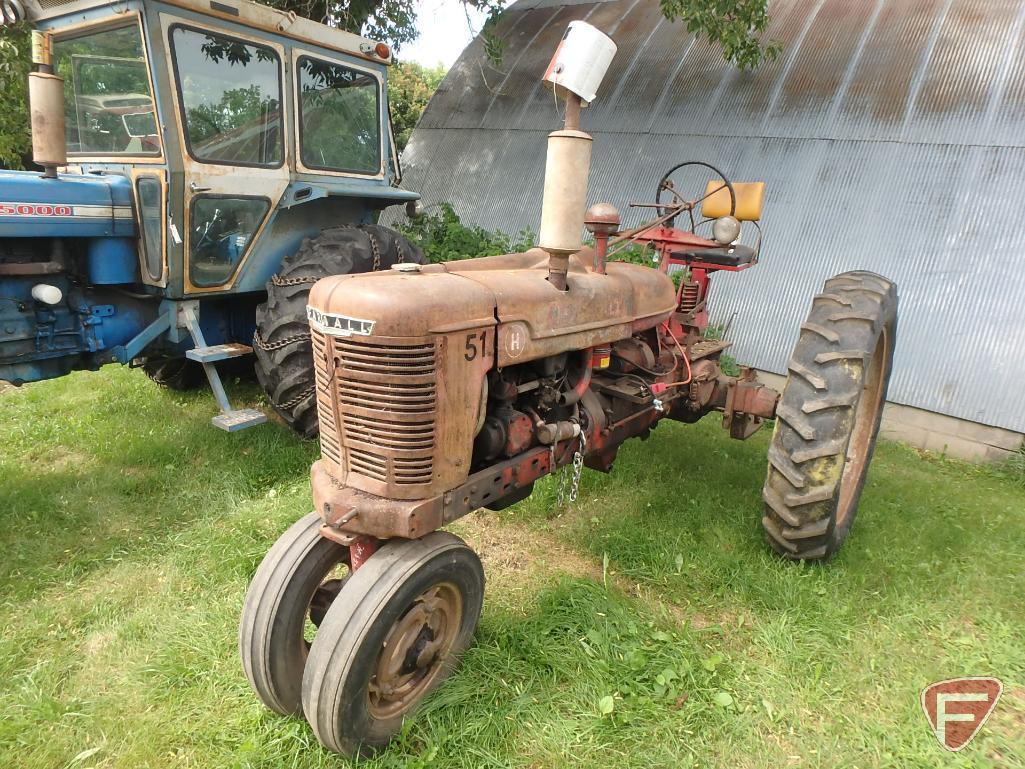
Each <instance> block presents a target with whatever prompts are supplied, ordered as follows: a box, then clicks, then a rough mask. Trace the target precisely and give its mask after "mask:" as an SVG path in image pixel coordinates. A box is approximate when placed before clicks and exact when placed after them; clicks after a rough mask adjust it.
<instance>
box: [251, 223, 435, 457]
mask: <svg viewBox="0 0 1025 769" xmlns="http://www.w3.org/2000/svg"><path fill="white" fill-rule="evenodd" d="M399 262H415V263H417V264H423V263H424V255H423V252H422V251H421V250H420V249H419V248H417V247H416V246H414V245H413V244H412V243H410V242H409V241H408V240H407V239H406V238H405V237H403V236H402V235H400V234H399V233H397V232H395V231H394V230H390V229H388V228H387V227H381V226H380V225H377V224H363V225H358V226H357V225H351V226H344V227H333V228H331V229H327V230H324V231H323V232H321V233H320V234H319V235H317V236H316V237H314V238H307V239H305V240H303V242H302V245H301V246H300V247H299V250H298V251H296V252H295V253H294V254H292V255H291V256H288V257H285V259H284V261H283V262H282V263H281V270H280V272H279V273H278V274H277V275H275V276H274V277H272V278H271V280H270V282H268V283H267V301H266V302H264V303H263V304H261V305H260V306H259V307H257V308H256V334H255V336H254V338H253V351H254V352H255V353H256V378H257V379H258V380H259V382H260V385H261V386H262V387H263V389H264V391H265V392H266V393H267V398H268V399H269V400H270V404H271V406H273V407H274V410H275V411H276V412H278V414H280V415H281V418H282V419H284V420H285V422H286V423H288V425H289V426H290V427H292V429H293V430H295V431H296V432H297V433H299V435H301V436H302V437H304V438H315V437H316V436H317V432H318V424H317V399H316V392H315V391H316V379H315V376H314V372H313V347H312V344H311V341H310V327H309V323H308V322H307V320H306V300H307V298H308V297H309V294H310V289H311V288H312V287H313V284H314V283H316V282H317V281H318V280H320V279H321V278H325V277H327V276H329V275H345V274H349V273H357V272H371V271H373V270H387V269H388V268H390V267H391V265H393V264H397V263H399Z"/></svg>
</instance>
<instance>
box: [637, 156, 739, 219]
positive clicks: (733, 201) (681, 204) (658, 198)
mask: <svg viewBox="0 0 1025 769" xmlns="http://www.w3.org/2000/svg"><path fill="white" fill-rule="evenodd" d="M689 166H702V167H704V168H708V169H709V170H711V171H714V172H715V173H716V174H718V176H719V178H720V179H722V184H721V185H719V186H718V187H716V188H715V189H714V190H712V191H711V192H708V193H705V194H704V195H702V196H701V197H700V198H697V199H696V200H687V199H686V198H684V197H683V196H682V195H680V193H679V192H677V191H676V187H674V186H673V182H672V180H671V179H670V177H671V176H672V175H673V174H674V173H676V172H677V171H679V170H680V169H681V168H687V167H689ZM723 188H726V189H727V190H729V192H730V216H733V215H734V214H736V212H737V193H736V191H735V190H734V189H733V183H732V182H731V181H730V180H729V179H728V178H726V174H724V173H723V172H722V171H720V170H719V169H718V168H716V167H715V166H713V165H712V164H711V163H705V162H703V161H701V160H687V161H685V162H683V163H678V164H677V165H675V166H673V167H672V168H670V169H669V170H668V171H666V173H665V175H664V176H663V177H662V178H661V179H660V180H659V182H658V188H657V189H656V190H655V205H656V207H657V208H659V210H661V209H666V210H669V209H674V208H676V209H679V210H680V211H686V212H687V214H688V216H689V217H690V231H691V232H694V230H695V228H696V227H697V226H698V224H700V222H695V221H694V209H696V208H697V207H698V204H699V203H701V202H702V201H704V200H706V199H707V198H710V197H711V196H712V195H715V194H716V193H717V192H719V191H720V190H721V189H723ZM663 192H668V193H669V194H670V195H671V196H672V200H671V201H670V202H667V203H663V202H662V193H663ZM675 219H676V216H675V215H673V216H672V217H670V218H669V220H668V222H667V223H668V224H669V226H670V227H671V226H673V222H674V220H675Z"/></svg>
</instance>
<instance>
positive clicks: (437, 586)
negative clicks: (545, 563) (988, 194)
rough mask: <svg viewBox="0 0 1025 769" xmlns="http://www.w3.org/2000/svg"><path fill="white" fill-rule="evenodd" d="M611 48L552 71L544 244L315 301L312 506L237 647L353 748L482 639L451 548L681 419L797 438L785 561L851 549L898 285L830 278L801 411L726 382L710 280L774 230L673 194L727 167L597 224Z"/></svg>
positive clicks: (753, 206) (781, 476)
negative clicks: (756, 232)
mask: <svg viewBox="0 0 1025 769" xmlns="http://www.w3.org/2000/svg"><path fill="white" fill-rule="evenodd" d="M609 45H611V41H608V39H607V38H605V37H604V36H603V35H601V33H599V32H597V30H594V29H593V28H591V27H588V26H587V25H584V24H582V23H581V22H574V23H573V24H572V25H571V27H570V30H569V32H568V33H567V35H566V37H565V38H564V39H563V41H562V44H561V45H560V48H559V51H558V52H557V53H556V56H555V58H554V59H553V62H552V66H551V67H550V68H549V71H548V73H547V75H546V80H548V81H549V82H550V83H551V84H552V85H553V87H554V88H555V89H556V92H557V93H558V94H559V95H560V96H563V97H564V98H565V99H566V107H567V110H566V126H565V128H564V129H563V130H561V131H556V132H555V133H553V134H552V135H551V136H550V137H549V147H548V160H547V169H546V179H545V194H544V203H543V213H542V220H541V231H540V248H536V249H532V250H530V251H527V252H526V253H520V254H505V255H501V256H493V257H484V258H479V259H469V260H466V261H459V262H451V263H445V264H433V265H420V264H397V265H395V266H394V267H393V268H392V270H390V271H385V272H379V273H371V274H365V275H341V276H337V277H332V278H325V279H323V280H321V281H319V282H318V283H317V284H316V285H315V286H314V287H313V289H312V291H311V293H310V298H309V307H308V316H309V319H310V327H311V331H312V334H313V351H314V363H315V367H316V386H317V406H318V410H319V416H320V439H321V450H322V458H321V459H320V460H319V461H318V462H316V463H315V464H314V466H313V470H312V486H313V501H314V507H315V511H314V512H313V513H310V514H309V515H308V516H306V517H305V518H303V519H301V520H300V521H298V522H297V523H296V524H295V525H294V526H292V527H291V528H290V529H289V530H288V531H287V532H285V534H284V535H283V536H282V537H281V538H280V539H279V540H278V542H277V543H276V544H275V545H274V547H273V548H272V549H271V550H270V552H269V553H268V555H267V557H266V558H265V559H264V561H263V563H262V564H261V565H260V567H259V569H258V570H257V572H256V575H255V577H254V579H253V582H252V584H251V586H250V589H249V593H248V595H247V597H246V602H245V608H244V610H243V615H242V625H241V630H240V636H239V644H240V650H241V655H242V660H243V666H244V668H245V671H246V675H247V677H248V679H249V682H250V684H251V685H252V687H253V689H254V690H255V692H256V693H257V695H258V696H259V697H260V699H261V700H262V701H263V702H264V703H265V704H266V705H267V706H268V707H270V708H271V709H272V710H275V711H277V712H279V713H282V714H299V713H304V714H305V716H306V718H307V719H308V720H309V722H310V724H311V726H312V727H313V730H314V732H315V733H316V735H317V737H318V739H319V740H320V741H321V742H322V743H323V744H324V745H325V746H327V747H328V748H330V749H332V750H336V751H339V752H342V753H346V754H355V753H362V754H368V753H371V752H373V751H374V750H376V749H377V748H379V747H381V746H383V745H385V744H386V743H387V742H388V741H389V740H390V739H391V737H392V736H393V735H394V734H395V733H396V732H397V731H398V729H399V728H400V726H401V723H402V719H403V718H404V717H405V716H406V715H407V714H408V713H409V712H411V711H412V709H413V708H415V706H416V705H417V703H418V702H420V701H421V699H422V698H423V697H424V696H425V695H426V694H427V693H428V692H430V691H431V690H432V689H433V688H434V687H435V686H436V685H437V684H438V683H439V682H440V681H441V680H442V679H443V678H444V677H445V676H446V675H447V674H448V673H449V672H450V671H451V670H452V669H453V667H454V666H455V664H456V661H457V659H458V656H459V654H460V652H462V650H463V649H465V648H466V646H467V645H468V644H469V643H470V641H471V638H472V636H473V632H474V630H475V628H476V625H477V621H478V618H479V616H480V611H481V605H482V602H483V597H484V572H483V569H482V566H481V563H480V560H479V559H478V557H477V555H476V554H475V553H474V552H473V550H472V549H470V547H469V546H467V544H466V543H465V542H463V541H462V540H461V539H459V538H458V537H456V536H454V535H453V534H450V533H448V532H444V531H440V529H441V528H442V527H443V526H445V525H446V524H448V523H450V522H451V521H453V520H455V519H457V518H459V517H461V516H463V515H466V514H467V513H470V512H471V511H473V510H476V509H478V508H482V507H484V508H489V509H493V510H494V509H502V508H505V507H508V506H509V505H511V504H513V503H515V502H517V501H519V500H522V499H524V498H525V497H527V496H528V495H529V494H530V493H531V490H532V489H533V487H534V484H535V482H536V481H538V480H539V479H541V478H543V477H544V476H546V475H549V474H552V473H555V472H557V471H559V470H560V469H561V468H564V467H565V468H567V472H568V473H570V474H571V477H572V484H571V491H570V498H571V499H572V498H573V497H574V496H575V493H576V487H577V483H578V480H579V475H580V472H581V468H582V467H583V466H587V467H589V468H591V469H594V470H599V471H602V472H609V471H610V470H611V468H612V464H613V462H614V460H615V458H616V453H617V452H618V450H619V447H620V445H622V443H623V442H624V441H626V440H627V439H628V438H632V437H644V436H646V435H647V434H648V433H649V432H650V431H651V430H652V429H653V428H655V427H656V426H657V424H658V423H659V422H660V421H661V420H663V419H672V420H677V421H681V422H695V421H697V420H698V419H700V418H701V417H703V416H704V415H706V414H708V413H709V412H711V411H719V412H722V414H723V424H724V427H725V428H726V429H727V430H728V431H729V433H730V435H731V436H733V437H734V438H738V439H744V438H747V437H749V436H750V435H752V434H753V433H754V432H755V431H756V430H757V429H758V428H759V427H760V426H761V424H762V423H763V422H764V420H766V419H771V418H775V419H776V425H775V430H774V433H773V437H772V443H771V446H770V449H769V470H768V477H767V480H766V483H765V490H764V497H765V509H764V516H763V518H762V523H763V526H764V528H765V532H766V534H767V539H768V541H769V544H770V545H771V546H772V547H773V548H774V549H775V550H776V551H778V552H779V553H781V554H782V555H784V556H786V557H788V558H794V559H824V558H828V557H829V556H831V555H833V554H834V553H835V552H836V551H837V550H838V549H839V548H840V546H841V544H842V543H843V541H844V539H845V538H846V536H847V533H848V531H849V530H850V526H851V522H852V520H853V518H854V513H855V510H856V508H857V503H858V498H859V496H860V493H861V489H862V485H863V484H864V481H865V475H866V471H867V469H868V465H869V461H870V459H871V455H872V449H873V446H874V444H875V438H876V433H877V431H878V428H879V421H880V415H881V412H882V406H883V403H884V400H885V394H886V386H887V382H888V380H889V376H890V368H891V360H892V355H893V343H894V334H895V328H896V310H897V296H896V290H895V288H894V286H893V285H892V284H891V283H890V282H889V281H888V280H886V279H885V278H882V277H880V276H878V275H873V274H871V273H867V272H848V273H844V274H843V275H838V276H837V277H835V278H832V279H830V280H829V281H827V282H826V286H825V289H824V291H823V293H822V294H820V295H818V296H816V297H815V299H814V301H813V303H812V310H811V314H810V316H809V317H808V320H807V322H806V323H804V324H803V325H802V326H801V334H800V338H799V340H798V342H797V346H796V348H795V350H794V355H793V357H792V359H791V361H790V364H789V374H790V376H789V378H788V381H787V385H786V387H785V388H784V391H783V393H782V394H779V393H777V392H775V391H774V390H772V389H770V388H768V387H766V386H765V385H763V384H761V383H759V382H758V381H757V378H756V377H755V375H754V372H753V371H751V370H750V369H741V373H740V375H739V376H730V375H727V374H725V373H724V372H723V370H722V366H721V359H722V354H723V352H724V350H726V349H727V347H728V346H729V343H728V342H725V341H722V340H719V339H714V338H710V337H709V335H707V330H708V323H709V321H708V313H707V301H708V299H709V296H710V293H709V291H710V282H711V277H712V275H713V274H714V273H716V272H739V271H742V270H746V269H749V268H751V267H753V266H754V265H755V264H756V263H757V261H758V250H759V249H758V246H759V244H760V238H759V241H758V242H756V243H755V245H753V246H747V245H743V244H741V243H740V242H739V239H740V237H741V234H742V233H741V229H742V226H743V223H744V222H751V223H752V225H751V226H757V220H758V219H759V218H760V216H761V208H762V197H763V191H764V188H763V185H762V184H760V183H753V184H738V183H732V182H730V181H729V180H728V179H727V178H726V176H725V175H724V174H722V173H720V172H719V171H718V170H717V169H715V168H713V167H711V166H707V169H708V170H709V172H710V174H711V175H712V181H711V182H710V183H709V185H708V187H707V188H706V189H705V191H704V193H703V194H702V195H701V196H699V197H698V198H696V199H687V198H685V197H684V196H683V195H682V194H681V193H680V192H679V191H678V189H677V184H676V183H675V182H674V174H675V173H677V172H679V171H681V170H682V169H684V168H685V167H688V166H693V165H705V164H693V163H688V164H681V165H680V166H677V167H675V168H673V169H671V171H670V172H669V173H667V174H666V175H665V176H664V177H663V178H662V180H661V181H660V182H659V184H658V189H657V192H656V200H655V201H654V202H653V203H651V204H649V205H650V206H652V207H654V210H655V218H654V220H652V221H650V222H647V223H645V224H643V225H641V226H639V227H637V228H634V229H632V230H627V231H624V232H620V231H619V216H618V213H617V212H616V211H615V209H614V208H612V207H611V206H609V205H604V204H599V205H597V206H594V207H592V208H591V209H590V210H589V211H587V212H586V213H585V200H586V194H587V192H586V189H587V173H588V168H589V161H590V147H591V138H590V137H589V136H588V135H587V134H585V133H583V132H582V131H580V130H579V115H580V106H582V102H587V101H590V100H591V99H593V98H594V91H595V90H596V86H597V83H596V82H594V81H595V73H597V76H596V77H597V80H600V79H601V76H602V74H603V73H604V70H605V67H607V65H608V59H610V58H611V53H609V52H608V47H609ZM612 50H613V51H614V46H612ZM603 62H604V63H603ZM682 219H686V221H687V223H688V225H689V226H688V227H685V228H684V227H680V226H678V223H679V221H680V220H682ZM585 224H586V226H587V228H588V229H589V230H590V231H591V233H592V234H593V237H594V246H593V247H590V246H584V245H583V243H582V232H583V228H584V225H585ZM702 226H704V227H708V228H710V229H711V235H712V237H711V238H706V237H702V236H699V235H698V234H697V230H698V229H700V228H701V227H702ZM627 244H640V245H643V246H645V247H650V248H651V249H653V252H654V254H655V257H656V258H657V261H658V268H657V269H653V268H652V267H649V266H645V265H642V264H630V263H624V262H616V261H609V260H608V257H609V255H610V254H611V253H612V251H611V250H610V249H611V248H616V247H623V246H625V245H627Z"/></svg>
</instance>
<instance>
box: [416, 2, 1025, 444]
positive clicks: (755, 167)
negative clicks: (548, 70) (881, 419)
mask: <svg viewBox="0 0 1025 769" xmlns="http://www.w3.org/2000/svg"><path fill="white" fill-rule="evenodd" d="M770 12H771V15H772V23H771V27H770V29H769V32H768V37H769V38H772V39H776V40H778V41H779V42H781V43H782V45H783V53H782V55H781V56H780V57H779V58H778V59H777V60H776V61H774V62H770V63H767V64H765V65H763V66H762V67H761V68H760V69H758V70H757V71H755V72H749V73H745V72H740V71H738V70H736V69H735V68H733V67H731V66H729V65H727V64H726V63H725V62H724V61H723V58H722V55H721V53H720V52H719V50H718V49H716V48H715V47H713V46H711V45H710V44H708V43H706V42H704V41H702V40H695V39H694V38H693V36H691V35H689V34H688V33H687V32H686V30H685V29H684V28H683V27H682V25H680V24H673V23H670V22H668V21H666V20H665V19H664V18H663V17H662V14H661V13H660V11H659V5H658V2H656V0H610V1H609V2H574V1H573V0H520V2H517V3H516V4H515V5H513V6H512V7H511V8H510V9H509V10H508V11H507V12H506V14H505V16H504V17H503V19H502V21H501V23H500V25H499V28H498V30H497V32H498V34H499V35H500V36H501V37H502V38H503V39H504V41H505V51H504V56H503V62H502V66H501V68H497V67H495V66H493V65H492V64H491V63H489V61H488V59H487V57H486V56H485V55H484V50H483V42H482V41H481V40H480V39H478V40H476V41H474V42H473V43H472V44H471V45H470V46H469V47H468V48H467V49H466V50H465V51H464V52H463V55H462V56H461V58H460V59H459V61H458V62H457V64H456V65H455V66H454V67H453V68H452V70H451V71H450V72H449V73H448V76H447V77H446V78H445V80H444V82H443V83H442V85H441V87H440V88H439V89H438V92H437V93H436V94H435V96H434V98H433V99H432V100H431V103H430V105H429V106H428V108H427V110H426V112H425V113H424V115H423V118H422V119H421V121H420V123H419V126H418V127H417V129H416V130H415V131H414V133H413V136H412V139H411V141H410V143H409V146H408V147H407V149H406V151H405V154H404V156H403V162H404V165H405V175H406V176H405V182H404V186H407V187H409V188H410V189H414V190H418V191H420V192H421V193H422V194H423V198H424V204H425V205H427V206H430V205H432V204H435V203H438V202H441V201H448V202H450V203H452V204H453V205H454V207H455V209H456V211H457V212H458V213H459V214H460V216H461V217H462V218H463V220H464V221H465V222H468V223H472V224H478V225H481V226H483V227H487V228H489V229H498V230H503V231H505V232H508V233H516V232H519V231H520V230H522V229H531V230H533V231H534V232H536V231H537V228H538V223H539V221H540V214H541V186H542V179H543V173H544V162H545V136H546V134H547V133H548V131H550V130H552V129H553V128H555V127H557V126H558V125H559V124H560V118H559V116H558V114H557V112H556V103H555V101H554V99H553V97H552V94H551V92H550V91H548V90H547V89H545V88H544V87H543V86H542V83H541V76H542V74H543V73H544V70H545V66H546V64H547V63H548V59H549V57H550V56H551V52H552V51H553V50H554V49H555V47H556V45H557V43H558V40H559V38H560V36H561V35H562V34H563V32H564V31H565V29H566V25H567V24H568V23H569V22H570V21H572V20H573V19H585V20H587V21H588V22H589V23H591V24H593V25H595V26H597V27H598V28H599V29H602V30H603V31H605V32H606V33H608V34H609V35H611V36H612V38H613V39H614V40H615V41H616V43H617V44H618V46H619V52H618V54H617V56H616V58H615V60H614V61H613V63H612V67H611V69H610V71H609V73H608V75H607V76H606V79H605V82H604V84H603V86H602V90H601V92H600V93H599V94H598V99H597V100H596V101H595V103H594V104H592V105H591V106H590V107H589V108H588V109H586V110H585V111H584V114H583V124H584V128H585V130H587V131H588V132H589V133H591V134H592V135H593V136H594V139H595V143H594V153H593V160H592V168H591V177H590V193H589V200H590V201H591V202H596V201H608V202H611V203H613V204H614V205H616V206H617V207H618V208H619V209H620V211H621V212H622V214H623V220H624V224H634V223H639V222H640V221H641V218H642V217H643V216H645V210H644V209H634V210H631V209H630V208H629V204H630V203H631V202H635V201H649V200H651V199H653V196H654V188H655V184H656V183H657V180H658V179H659V177H660V176H661V174H662V173H663V172H664V171H665V170H667V169H668V168H669V167H670V166H672V165H673V164H675V163H677V162H680V161H682V160H690V159H695V160H706V161H708V162H711V163H712V164H713V165H716V166H718V167H719V168H722V169H723V170H724V171H725V172H726V173H727V175H729V176H731V177H732V178H733V179H735V180H738V181H753V180H763V181H765V182H766V183H767V198H766V205H765V211H764V215H763V219H762V225H763V228H764V231H765V240H764V244H763V250H762V259H761V264H760V265H759V266H758V267H756V268H755V269H753V270H749V271H747V272H744V273H740V274H737V275H725V274H724V275H719V276H717V278H718V280H716V281H715V283H714V285H713V289H712V290H713V295H712V299H711V304H712V307H713V310H714V315H713V320H714V321H718V322H720V323H723V324H725V323H730V321H731V319H732V323H731V325H730V331H729V336H730V338H731V339H733V340H734V341H735V342H736V347H735V349H734V351H735V353H736V356H737V358H738V359H740V360H742V361H745V362H749V363H750V364H751V365H754V366H756V367H757V368H759V369H761V370H763V371H766V372H773V373H776V374H781V373H783V372H785V371H786V364H787V359H788V356H789V353H790V350H791V347H792V345H793V342H794V340H795V339H796V334H797V331H798V325H799V324H800V322H801V320H802V319H803V318H804V317H805V314H806V311H807V307H808V304H809V302H810V298H811V297H812V296H813V295H814V294H815V293H817V292H818V291H819V290H820V287H821V286H822V282H823V281H824V280H825V279H826V278H827V277H829V276H830V275H832V274H834V273H837V272H841V271H843V270H846V269H854V268H864V269H871V270H874V271H876V272H879V273H881V274H883V275H886V276H888V277H890V278H892V279H894V280H895V281H896V282H897V283H898V285H899V287H900V294H901V303H902V306H901V319H900V333H899V339H898V346H897V359H896V363H895V370H894V375H893V380H892V382H891V385H890V394H889V397H890V400H891V402H892V405H891V407H890V408H889V410H888V413H887V419H886V421H885V423H884V426H885V428H886V429H887V430H888V431H889V432H890V434H891V435H896V436H899V437H901V438H903V439H905V440H907V441H909V442H911V443H913V444H915V445H919V446H923V447H926V448H930V449H934V450H938V451H948V452H949V453H951V454H955V455H960V456H988V457H996V456H1001V455H1003V454H1005V453H1006V452H1007V451H1008V450H1014V449H1016V448H1018V447H1020V446H1021V445H1022V433H1023V432H1025V398H1023V397H1022V395H1023V386H1022V385H1023V382H1025V194H1023V193H1025V0H815V1H812V2H808V1H807V0H776V1H775V2H773V3H772V4H771V7H770ZM705 181H707V179H698V178H695V179H694V185H695V186H694V189H695V191H697V190H698V189H702V188H703V186H704V182H705ZM695 197H697V194H695ZM647 211H648V215H650V209H648V210H647Z"/></svg>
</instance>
